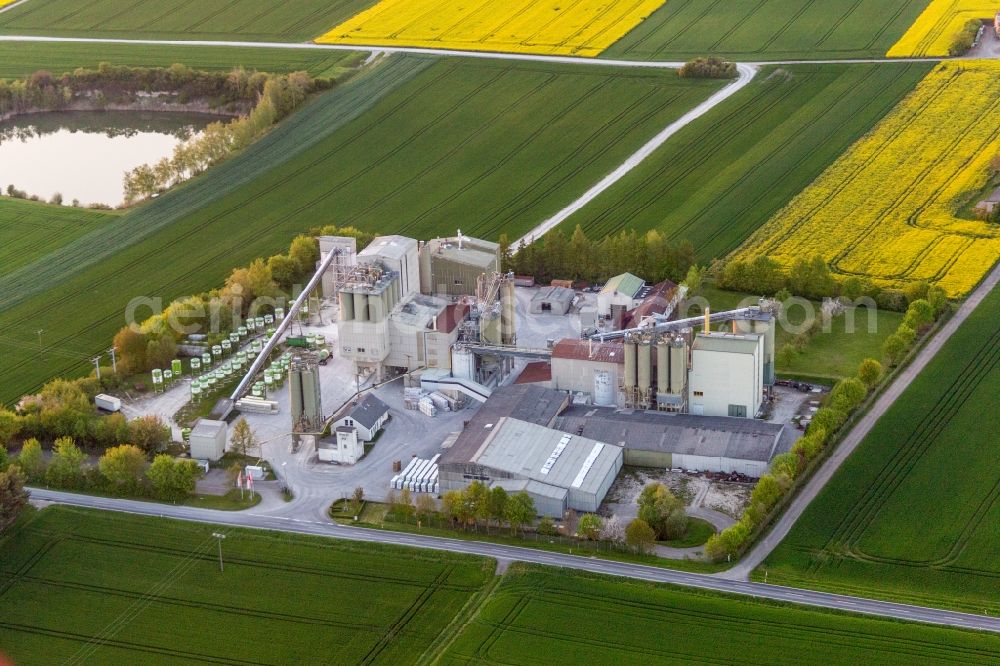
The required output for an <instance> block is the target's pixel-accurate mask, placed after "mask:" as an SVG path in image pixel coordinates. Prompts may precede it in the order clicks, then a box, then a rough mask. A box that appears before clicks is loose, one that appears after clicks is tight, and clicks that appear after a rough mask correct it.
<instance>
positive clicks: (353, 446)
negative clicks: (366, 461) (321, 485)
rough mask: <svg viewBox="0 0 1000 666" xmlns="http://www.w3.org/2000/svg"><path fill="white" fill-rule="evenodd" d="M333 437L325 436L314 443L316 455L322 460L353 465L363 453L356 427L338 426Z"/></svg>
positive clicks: (363, 449)
mask: <svg viewBox="0 0 1000 666" xmlns="http://www.w3.org/2000/svg"><path fill="white" fill-rule="evenodd" d="M333 434H334V436H333V437H325V438H323V439H321V440H320V441H319V443H318V444H317V445H316V455H317V456H318V457H319V459H320V461H322V462H334V463H340V464H342V465H353V464H355V463H357V462H358V461H359V460H361V457H362V456H363V455H364V454H365V445H364V443H363V442H362V441H361V440H360V439H358V430H357V428H352V427H349V426H340V427H338V428H335V429H334V431H333Z"/></svg>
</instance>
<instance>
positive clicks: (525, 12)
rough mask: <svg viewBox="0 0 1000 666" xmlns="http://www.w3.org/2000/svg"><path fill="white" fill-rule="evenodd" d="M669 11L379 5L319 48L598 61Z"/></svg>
mask: <svg viewBox="0 0 1000 666" xmlns="http://www.w3.org/2000/svg"><path fill="white" fill-rule="evenodd" d="M0 2H2V0H0ZM663 3H664V0H381V2H379V3H377V4H376V5H374V6H373V7H371V8H369V9H368V10H367V11H364V12H361V13H360V14H358V15H357V16H354V17H353V18H351V19H349V20H348V21H346V22H344V23H342V24H340V25H338V26H337V27H336V28H334V29H333V30H331V31H330V32H328V33H326V34H325V35H323V36H322V37H320V38H318V39H317V40H316V41H317V42H319V43H322V44H370V45H374V46H416V47H428V48H439V49H457V50H473V51H510V52H516V53H542V54H550V55H575V56H591V57H592V56H596V55H598V54H600V53H601V51H603V50H604V49H606V48H607V47H609V46H611V44H613V43H614V42H616V41H618V39H620V38H621V37H623V36H624V35H625V33H627V32H628V31H629V30H631V29H632V28H634V27H635V26H636V25H638V24H639V23H640V22H641V21H642V20H643V19H645V18H646V17H647V16H649V15H650V14H651V13H652V12H653V11H654V10H656V9H657V8H659V7H660V5H662V4H663Z"/></svg>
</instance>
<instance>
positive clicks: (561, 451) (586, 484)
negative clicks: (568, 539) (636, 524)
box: [472, 418, 622, 493]
mask: <svg viewBox="0 0 1000 666" xmlns="http://www.w3.org/2000/svg"><path fill="white" fill-rule="evenodd" d="M494 429H495V432H494V434H493V435H492V437H491V438H490V440H489V442H487V443H486V445H485V446H484V447H483V448H482V450H481V451H479V453H478V456H477V457H476V459H475V460H474V461H472V462H474V463H476V464H478V465H482V466H483V467H488V468H491V469H496V470H499V471H501V472H505V473H507V474H510V475H512V476H514V477H521V478H527V479H531V480H533V481H540V482H542V483H545V484H547V485H551V486H555V487H557V488H566V489H569V488H570V487H572V488H578V489H580V490H581V491H582V492H590V493H596V492H597V491H598V490H599V489H600V486H601V484H603V482H604V480H605V479H606V478H607V475H608V473H609V472H611V471H612V470H614V468H615V464H616V461H617V459H618V457H619V456H621V455H622V450H621V448H620V447H618V446H611V445H607V444H604V445H602V446H601V447H598V446H597V445H598V444H600V442H597V441H595V440H593V439H589V438H587V437H581V436H580V435H572V434H569V433H565V432H562V431H559V430H553V429H551V428H546V427H544V426H540V425H535V424H534V423H528V422H526V421H518V420H517V419H511V418H507V419H503V420H502V421H501V422H500V423H499V424H497V425H496V426H495V428H494ZM598 448H599V451H598V452H597V454H596V455H595V456H593V458H591V454H592V452H593V451H594V450H595V449H598ZM585 468H586V469H585Z"/></svg>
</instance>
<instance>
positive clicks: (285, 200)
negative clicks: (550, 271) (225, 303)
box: [0, 56, 721, 402]
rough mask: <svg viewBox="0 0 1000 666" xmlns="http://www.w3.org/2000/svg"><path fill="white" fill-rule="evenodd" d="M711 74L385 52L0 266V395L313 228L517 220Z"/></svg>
mask: <svg viewBox="0 0 1000 666" xmlns="http://www.w3.org/2000/svg"><path fill="white" fill-rule="evenodd" d="M720 85H721V83H719V82H710V81H696V82H690V81H685V80H683V79H680V78H678V77H677V76H676V74H674V73H673V72H660V71H642V72H633V71H625V70H621V69H618V68H607V69H606V68H601V67H596V68H595V67H574V66H552V65H541V64H532V63H506V62H497V61H486V60H474V59H469V60H459V59H450V60H442V61H436V60H434V59H431V58H426V57H418V56H400V57H396V58H393V59H392V60H391V61H390V62H388V63H385V64H383V65H381V66H380V67H377V68H375V69H374V70H372V71H371V72H369V73H367V74H365V75H362V76H360V77H357V78H355V79H353V80H352V81H351V82H349V83H347V84H346V85H344V86H342V87H341V88H339V89H337V90H334V91H332V92H330V93H327V94H326V95H324V96H322V97H321V98H319V99H317V100H315V101H314V102H313V103H312V104H310V105H308V106H307V107H306V108H305V109H304V110H302V111H301V112H299V113H297V114H295V115H294V116H293V117H292V118H290V119H288V120H287V121H286V122H284V123H283V124H282V125H281V126H279V127H278V128H277V129H276V130H275V131H273V132H272V133H271V134H269V135H268V136H267V137H265V138H264V139H263V140H262V141H260V142H259V143H258V144H257V145H255V146H253V147H252V148H251V149H249V150H247V151H246V152H245V153H244V154H242V155H240V156H237V157H236V158H234V159H233V160H231V161H229V162H228V163H226V164H223V165H221V166H220V167H217V168H216V169H214V170H212V171H210V172H209V173H208V174H207V175H206V176H204V177H201V178H198V179H196V180H194V181H192V182H191V183H188V184H187V185H184V186H182V187H180V188H177V189H176V190H174V191H172V192H170V193H168V194H166V195H165V196H162V197H160V198H159V199H157V200H156V201H155V202H153V203H151V204H148V205H146V206H143V207H141V208H138V209H136V210H135V211H133V212H131V213H129V214H127V215H124V216H121V217H120V218H117V219H116V220H115V221H114V222H113V223H112V224H111V225H108V226H107V227H106V228H105V229H103V230H102V233H100V234H89V235H86V236H84V237H82V238H80V239H78V240H77V241H76V242H74V243H72V244H70V245H67V246H66V247H64V248H61V249H60V250H58V251H57V252H54V253H52V254H51V255H50V256H48V257H46V258H44V259H43V260H39V261H38V262H36V263H35V264H32V265H28V266H24V267H23V268H22V269H21V270H18V271H14V272H12V273H10V274H8V275H6V276H2V277H0V330H2V331H3V333H2V334H0V352H3V353H0V371H2V372H4V373H5V377H6V378H7V379H6V381H5V382H4V383H3V387H2V389H0V401H3V402H8V401H12V400H15V399H17V397H18V396H20V395H21V394H22V393H24V392H25V391H30V390H32V389H35V388H37V387H38V385H39V384H40V383H41V382H42V381H44V380H45V379H47V378H50V377H53V376H57V375H63V374H69V373H72V372H75V371H79V370H82V369H84V368H85V367H86V366H85V365H84V361H85V358H86V357H87V356H88V354H90V353H91V352H92V351H95V350H100V349H105V348H106V347H107V345H108V343H109V342H110V339H111V336H112V335H113V334H114V332H115V331H116V330H117V329H118V328H119V327H121V326H122V325H123V324H124V323H125V320H124V311H125V306H126V304H127V303H128V302H129V300H130V299H131V298H133V297H136V296H149V297H163V298H164V299H165V300H167V301H168V300H169V299H171V298H173V297H176V296H179V295H183V294H186V293H190V292H194V291H200V290H203V289H207V288H211V287H215V286H218V285H219V284H221V282H222V280H223V279H224V278H225V276H226V274H227V273H228V272H229V271H230V270H231V269H232V268H233V267H235V266H238V265H241V264H245V263H248V262H249V261H250V260H251V259H253V258H255V257H258V256H262V255H267V254H270V253H273V252H275V251H278V250H281V249H283V248H285V247H287V244H288V243H289V241H290V240H291V238H292V237H294V235H295V234H297V233H301V232H303V231H306V230H308V229H309V228H310V227H313V226H316V225H322V224H331V223H336V224H340V225H347V224H351V225H355V226H359V227H362V228H365V229H370V230H373V231H380V232H383V233H404V234H409V235H412V236H414V237H416V238H429V237H432V236H434V235H439V234H442V233H445V232H448V233H450V232H454V230H455V229H456V228H461V229H462V231H463V232H465V233H468V234H471V235H475V236H482V237H486V238H496V237H498V236H499V235H500V233H502V232H504V231H507V232H509V233H510V234H511V236H515V235H516V234H518V233H523V232H525V231H527V230H528V229H530V228H531V227H532V226H534V225H535V224H537V223H538V222H540V221H541V220H543V219H544V218H545V217H546V216H548V215H550V214H551V213H553V212H555V211H556V210H558V209H559V208H560V207H561V206H563V205H565V204H567V203H569V202H570V201H572V200H573V199H574V198H575V197H576V196H578V195H579V194H580V193H582V192H583V191H584V190H586V189H587V188H588V187H590V186H591V185H592V184H593V183H594V182H596V181H597V180H599V179H600V177H601V176H603V175H604V174H606V173H607V172H608V171H610V170H611V169H612V168H613V167H614V166H616V165H618V164H620V163H621V162H622V161H624V159H625V158H626V156H628V155H629V154H631V152H633V151H635V150H636V149H637V148H638V147H639V146H640V145H641V144H642V143H643V142H644V141H646V140H648V139H649V137H651V136H652V135H653V134H655V133H656V132H657V131H658V130H659V129H661V128H662V127H664V126H666V125H667V124H668V123H669V122H670V121H671V120H673V119H675V118H677V117H678V116H679V115H681V114H682V113H683V112H684V111H685V110H687V109H688V108H690V107H691V106H693V105H694V104H696V103H697V102H699V101H700V100H701V99H703V98H705V97H706V96H708V95H709V94H711V92H712V91H713V90H716V89H718V87H719V86H720ZM570 137H572V139H570ZM98 295H99V296H98ZM38 329H44V330H46V331H51V335H50V337H49V338H46V340H45V344H46V346H51V347H53V348H55V349H58V350H60V352H61V356H60V357H58V358H56V357H52V358H51V359H50V360H49V361H48V362H47V364H46V365H44V366H41V365H39V364H37V362H36V359H29V358H25V357H23V356H19V355H18V354H17V353H16V352H14V353H7V351H8V350H7V349H6V348H5V345H11V346H12V347H14V348H18V347H23V346H24V345H25V344H31V343H32V342H33V341H34V340H35V337H34V336H35V332H36V331H37V330H38ZM35 344H37V343H35ZM74 357H75V360H74Z"/></svg>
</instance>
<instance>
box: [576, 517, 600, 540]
mask: <svg viewBox="0 0 1000 666" xmlns="http://www.w3.org/2000/svg"><path fill="white" fill-rule="evenodd" d="M602 527H604V521H603V520H602V519H601V517H600V516H598V515H597V514H596V513H585V514H583V515H582V516H580V522H579V523H578V524H577V526H576V531H577V533H578V534H579V535H580V536H582V537H583V538H584V539H589V540H591V541H597V539H598V538H599V537H600V535H601V528H602Z"/></svg>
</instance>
